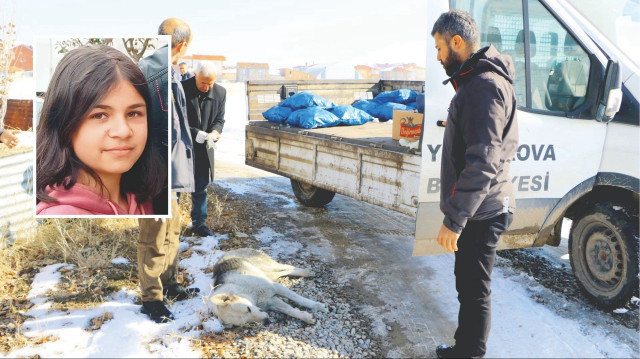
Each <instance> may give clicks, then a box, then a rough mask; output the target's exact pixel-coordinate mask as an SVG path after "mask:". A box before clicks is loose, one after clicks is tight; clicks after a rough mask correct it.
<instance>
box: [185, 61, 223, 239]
mask: <svg viewBox="0 0 640 359" xmlns="http://www.w3.org/2000/svg"><path fill="white" fill-rule="evenodd" d="M216 77H217V72H216V68H215V67H214V65H213V64H211V63H210V62H199V63H198V65H197V66H196V70H195V76H194V77H192V78H190V79H188V80H186V81H183V82H182V86H183V87H184V93H185V96H186V98H187V117H188V118H189V126H190V130H191V137H192V138H193V139H194V144H193V149H194V152H195V160H194V165H195V167H194V175H195V186H196V187H195V191H194V192H192V193H191V202H192V207H191V221H192V226H193V233H194V234H195V235H197V236H201V237H207V236H212V235H213V233H211V231H210V230H209V229H208V228H207V226H206V225H205V220H206V219H207V185H209V180H210V179H211V180H213V147H214V143H215V142H217V141H218V140H219V139H220V136H221V133H222V128H223V127H224V111H225V104H226V101H227V90H225V89H224V87H222V86H220V85H218V84H217V83H216ZM207 150H209V151H207Z"/></svg>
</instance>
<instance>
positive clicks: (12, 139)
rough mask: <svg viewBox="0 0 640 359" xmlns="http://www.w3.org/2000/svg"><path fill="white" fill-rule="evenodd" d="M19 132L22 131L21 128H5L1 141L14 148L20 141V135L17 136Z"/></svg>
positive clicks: (0, 137) (0, 136)
mask: <svg viewBox="0 0 640 359" xmlns="http://www.w3.org/2000/svg"><path fill="white" fill-rule="evenodd" d="M18 133H20V130H5V131H4V132H3V133H2V135H0V142H2V143H4V144H5V146H7V147H9V148H13V147H15V146H16V145H17V144H18V142H19V139H18V136H16V135H17V134H18Z"/></svg>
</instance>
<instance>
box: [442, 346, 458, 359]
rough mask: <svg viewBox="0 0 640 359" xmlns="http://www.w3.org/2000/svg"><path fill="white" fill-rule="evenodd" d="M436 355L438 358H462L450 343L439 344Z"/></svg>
mask: <svg viewBox="0 0 640 359" xmlns="http://www.w3.org/2000/svg"><path fill="white" fill-rule="evenodd" d="M436 355H437V356H438V358H462V356H460V355H459V354H458V353H457V350H456V348H455V347H452V346H450V345H438V346H437V347H436Z"/></svg>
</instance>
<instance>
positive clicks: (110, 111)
mask: <svg viewBox="0 0 640 359" xmlns="http://www.w3.org/2000/svg"><path fill="white" fill-rule="evenodd" d="M146 141H147V107H146V103H145V101H144V98H143V97H142V96H141V95H140V94H139V93H138V91H137V90H136V89H135V87H133V85H132V84H131V83H129V82H128V81H125V80H120V81H119V82H118V83H117V84H116V85H115V87H114V88H113V89H112V90H111V91H110V92H109V93H108V94H107V96H105V97H104V98H103V99H102V101H101V102H100V103H98V105H96V106H95V107H94V108H93V109H91V110H90V111H89V113H88V114H87V116H86V117H85V118H84V120H83V121H82V122H81V123H80V126H79V127H78V129H77V130H76V132H75V133H74V134H73V135H72V136H71V145H72V146H73V151H74V152H75V153H76V156H78V159H80V161H82V163H84V164H85V165H87V166H88V167H89V168H91V169H92V170H94V171H95V172H96V173H97V174H98V176H100V177H101V178H105V176H111V175H122V174H123V173H124V172H127V171H128V170H129V169H131V167H133V165H134V164H135V163H136V161H137V160H138V158H140V155H141V154H142V152H143V151H144V147H145V144H146Z"/></svg>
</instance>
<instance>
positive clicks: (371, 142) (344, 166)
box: [245, 121, 421, 215]
mask: <svg viewBox="0 0 640 359" xmlns="http://www.w3.org/2000/svg"><path fill="white" fill-rule="evenodd" d="M245 146H246V150H245V163H246V164H247V165H249V166H252V167H256V168H260V169H263V170H265V171H269V172H273V173H276V174H279V175H282V176H285V177H289V178H291V179H294V180H296V181H300V182H303V183H307V184H311V185H313V186H316V187H319V188H322V189H326V190H329V191H333V192H336V193H340V194H343V195H346V196H349V197H352V198H355V199H358V200H362V201H365V202H369V203H372V204H376V205H379V206H382V207H385V208H389V209H393V210H396V211H398V212H402V213H405V214H409V215H415V213H416V210H417V205H418V187H419V183H420V164H421V158H420V155H419V154H416V153H415V151H413V150H411V151H409V150H407V149H406V147H401V146H399V145H398V141H393V140H391V126H390V125H389V124H385V123H368V124H365V125H360V126H346V127H332V128H325V129H314V130H305V129H301V128H290V127H289V128H287V127H283V126H277V125H274V124H272V123H269V122H267V121H250V123H249V125H247V127H246V142H245Z"/></svg>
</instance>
